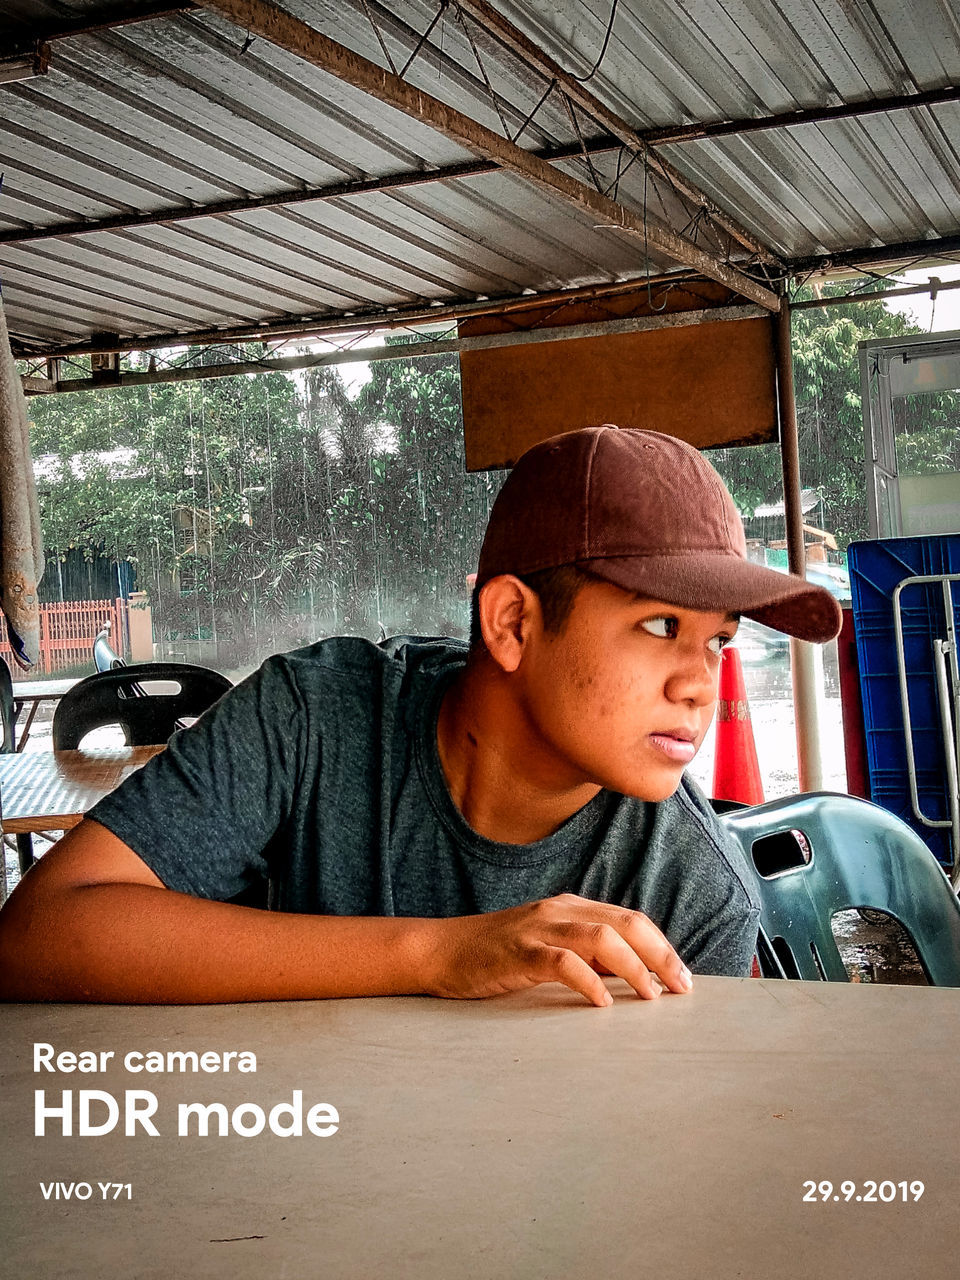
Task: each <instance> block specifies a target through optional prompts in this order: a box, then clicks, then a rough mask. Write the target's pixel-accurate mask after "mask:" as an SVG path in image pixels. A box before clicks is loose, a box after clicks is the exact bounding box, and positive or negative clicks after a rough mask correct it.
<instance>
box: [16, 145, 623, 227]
mask: <svg viewBox="0 0 960 1280" xmlns="http://www.w3.org/2000/svg"><path fill="white" fill-rule="evenodd" d="M617 147H618V144H617V143H615V142H613V141H612V140H611V139H610V138H607V137H604V138H601V139H596V140H594V141H593V143H592V146H591V144H590V143H588V152H589V154H591V155H596V154H603V153H606V152H609V151H613V150H616V149H617ZM581 153H582V152H581V148H580V147H579V146H567V147H551V148H549V149H544V150H542V151H539V152H536V153H535V154H537V155H539V156H540V158H541V159H543V160H545V161H547V162H548V163H549V162H552V161H555V160H573V159H577V158H578V157H579V156H580V155H581ZM500 171H501V166H500V165H498V164H494V163H493V161H490V160H483V161H479V160H471V161H468V162H467V163H466V164H451V165H445V166H443V167H442V168H438V169H426V170H413V171H411V170H407V171H406V172H405V173H394V174H385V175H384V176H383V177H380V178H369V179H363V180H360V179H355V180H351V181H347V182H334V183H329V184H327V185H326V186H322V187H308V188H307V189H306V190H304V189H303V188H297V189H296V190H293V191H289V190H288V191H275V192H272V193H271V194H270V195H265V196H247V197H244V198H242V199H235V200H217V201H214V202H213V203H211V204H206V205H196V204H192V205H188V206H186V207H183V208H177V209H161V210H152V211H151V212H149V213H128V214H116V215H114V216H112V217H109V218H99V219H96V220H94V219H84V220H83V221H82V222H56V223H52V224H51V225H50V226H46V227H30V228H28V229H27V230H25V231H24V230H14V231H4V232H0V244H27V243H29V242H30V241H35V240H58V239H61V238H62V237H63V236H87V235H95V234H97V233H98V232H101V231H122V230H125V229H126V228H130V227H166V226H171V225H173V224H174V223H177V222H191V221H193V220H195V219H197V218H219V217H224V216H225V215H227V214H233V213H248V212H251V211H252V210H255V209H274V208H280V207H282V206H284V205H294V204H306V203H309V202H310V201H313V200H342V199H344V197H347V196H360V195H371V194H376V193H377V192H381V191H396V190H398V189H400V188H403V187H419V186H425V185H427V184H428V183H432V182H454V181H456V180H457V179H458V178H476V177H479V176H481V175H483V174H486V173H499V172H500Z"/></svg>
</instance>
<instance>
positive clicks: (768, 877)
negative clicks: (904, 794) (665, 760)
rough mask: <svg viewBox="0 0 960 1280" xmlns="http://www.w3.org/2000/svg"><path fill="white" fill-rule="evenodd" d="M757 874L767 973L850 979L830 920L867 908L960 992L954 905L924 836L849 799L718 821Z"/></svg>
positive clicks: (958, 921) (798, 802) (788, 805)
mask: <svg viewBox="0 0 960 1280" xmlns="http://www.w3.org/2000/svg"><path fill="white" fill-rule="evenodd" d="M719 820H720V822H721V823H722V825H723V826H724V827H725V828H726V830H727V831H728V832H729V833H730V835H731V836H733V837H734V838H735V839H736V840H737V841H738V842H739V844H740V845H741V847H742V848H743V851H744V853H745V855H746V858H747V862H748V863H749V865H750V866H751V867H752V868H753V870H754V871H755V873H756V882H757V886H758V888H759V891H760V898H761V902H762V908H761V913H760V925H761V932H760V939H759V944H758V954H759V958H760V967H761V971H762V972H763V975H764V977H799V978H803V979H812V980H815V981H816V980H826V981H829V982H846V981H849V975H848V974H847V971H846V969H845V967H844V964H843V960H842V959H841V956H840V952H839V950H838V949H837V944H836V942H835V940H834V937H833V932H832V930H831V927H830V922H831V920H832V918H833V916H834V914H835V913H836V912H838V911H846V910H850V909H851V908H862V907H873V908H875V909H877V910H880V911H884V912H886V913H887V914H888V915H890V916H893V917H894V919H896V920H897V921H899V923H900V924H901V925H902V926H903V928H904V929H905V930H906V931H907V933H908V934H909V935H910V937H911V939H912V940H913V943H914V946H915V948H916V951H917V955H918V956H919V958H920V963H921V964H922V966H923V969H924V972H925V973H926V975H927V978H928V980H929V981H930V982H931V983H932V984H933V985H934V986H940V987H960V902H958V901H957V897H956V894H955V893H954V892H953V890H952V888H951V887H950V882H949V880H948V879H947V877H946V875H945V874H944V872H943V870H942V869H941V867H940V865H939V863H938V862H937V860H936V858H935V857H934V856H933V854H932V853H931V852H930V850H929V849H928V848H927V846H926V845H925V844H924V843H923V841H922V840H921V839H920V837H919V836H918V835H917V834H916V833H915V832H914V831H912V830H911V829H910V827H908V826H907V824H906V823H905V822H902V821H901V820H900V819H899V818H897V817H895V816H894V815H893V814H892V813H888V812H887V810H886V809H881V808H880V807H879V806H878V805H875V804H871V803H870V802H869V801H867V800H858V799H856V798H855V797H853V796H846V795H832V794H829V793H826V792H814V793H811V794H809V795H802V796H792V797H788V798H787V799H784V800H774V801H772V802H771V803H769V804H763V805H757V806H755V807H752V808H749V809H740V810H736V811H733V812H730V813H725V814H721V815H719Z"/></svg>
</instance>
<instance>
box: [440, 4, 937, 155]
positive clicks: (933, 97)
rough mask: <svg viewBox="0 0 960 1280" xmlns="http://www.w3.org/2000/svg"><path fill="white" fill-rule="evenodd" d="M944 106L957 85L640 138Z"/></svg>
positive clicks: (677, 138)
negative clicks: (942, 104) (940, 104)
mask: <svg viewBox="0 0 960 1280" xmlns="http://www.w3.org/2000/svg"><path fill="white" fill-rule="evenodd" d="M466 2H467V0H462V3H464V4H466ZM944 102H960V88H958V87H957V86H956V85H947V86H946V87H945V88H942V89H925V90H924V91H923V92H922V93H898V94H894V95H893V96H892V97H888V98H868V99H865V100H863V101H861V102H845V103H843V104H842V105H841V106H839V107H808V108H800V109H799V110H797V111H780V112H778V113H777V114H775V115H770V116H754V117H746V118H744V119H740V120H713V121H701V122H700V123H698V124H683V125H667V126H666V127H665V128H662V129H644V130H642V131H641V134H640V136H641V137H642V138H643V140H644V141H645V142H647V143H648V144H649V145H651V146H656V147H665V146H668V145H669V146H672V145H674V144H675V143H679V142H699V141H701V140H702V139H704V138H728V137H730V136H731V135H734V134H744V133H760V132H762V131H763V130H765V129H789V128H792V127H793V126H794V125H798V124H826V123H827V122H828V121H830V120H851V119H858V118H859V117H861V116H870V115H878V114H882V113H884V112H888V111H909V110H911V109H916V108H917V107H933V106H937V105H938V104H939V103H944Z"/></svg>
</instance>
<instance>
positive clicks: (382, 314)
mask: <svg viewBox="0 0 960 1280" xmlns="http://www.w3.org/2000/svg"><path fill="white" fill-rule="evenodd" d="M696 283H697V281H696V279H693V278H691V276H690V274H689V273H687V272H682V271H681V272H671V273H669V274H666V275H656V276H649V277H647V276H641V277H640V278H639V279H636V280H621V281H615V282H611V283H608V284H592V285H582V286H581V287H580V288H578V289H556V290H553V291H552V292H549V293H530V294H523V295H521V296H519V297H518V296H517V295H516V294H511V295H510V296H508V297H503V298H491V299H484V300H483V301H479V302H458V303H449V304H441V305H437V306H422V305H420V306H412V307H396V308H394V309H393V310H391V311H389V312H386V311H383V310H379V311H376V312H372V311H370V312H357V313H356V314H346V313H344V314H339V315H337V314H326V315H321V316H304V317H303V318H302V319H301V320H289V319H284V320H274V321H265V322H263V323H260V324H253V323H250V324H245V325H235V326H233V327H232V328H229V329H203V330H199V331H194V332H192V333H185V332H179V333H176V332H174V333H158V334H151V335H150V336H149V337H146V338H137V337H135V336H132V335H128V336H126V337H123V338H121V339H120V342H119V344H117V343H112V344H105V343H103V342H95V341H92V340H87V341H85V342H74V343H69V344H65V345H63V346H60V347H50V346H41V345H40V344H36V345H34V346H33V347H31V346H30V344H29V343H25V342H24V341H23V339H19V340H18V339H17V335H16V334H15V333H13V334H11V342H12V345H13V347H14V355H15V356H16V357H17V359H18V360H20V359H22V360H42V359H57V358H60V357H66V356H88V355H98V354H101V353H103V352H106V351H117V350H119V351H160V350H163V349H165V348H170V347H192V346H218V345H220V344H221V343H225V342H228V343H229V342H245V341H258V340H263V341H270V342H274V341H279V340H286V339H293V338H304V339H306V338H324V337H333V336H335V335H336V334H343V333H358V332H363V331H364V330H367V329H383V330H390V329H404V328H409V327H411V326H414V325H421V324H436V323H438V322H440V321H445V320H462V319H467V318H469V317H471V316H488V315H506V314H508V313H509V312H511V311H525V310H527V309H529V308H530V307H542V306H547V305H552V304H556V305H557V306H563V305H564V304H566V303H568V302H584V301H592V300H595V299H600V298H606V297H613V296H615V295H617V294H621V293H630V292H632V291H634V290H636V289H648V288H659V287H660V286H661V285H663V286H668V287H676V288H683V287H684V286H687V287H689V288H691V289H694V290H695V288H696Z"/></svg>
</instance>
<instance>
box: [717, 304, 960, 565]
mask: <svg viewBox="0 0 960 1280" xmlns="http://www.w3.org/2000/svg"><path fill="white" fill-rule="evenodd" d="M849 289H850V285H849V283H847V282H844V283H843V284H835V285H828V286H827V287H826V288H825V289H824V290H823V294H824V296H830V295H833V294H838V293H848V292H849ZM800 296H801V297H804V296H806V297H810V296H811V294H810V291H809V290H806V291H804V292H803V293H802V294H801V295H800ZM920 332H922V331H921V330H920V329H918V328H917V327H916V326H915V325H911V324H910V323H909V322H908V321H907V320H906V319H905V318H904V317H903V316H901V315H900V314H898V313H896V312H892V311H889V310H888V309H887V307H886V306H885V304H884V302H883V300H882V299H875V300H873V301H871V302H858V303H846V304H844V305H843V306H836V307H829V308H820V307H814V308H810V309H809V310H801V311H794V312H793V366H794V384H795V390H796V399H797V429H798V434H799V447H800V473H801V477H802V483H803V484H804V486H805V487H809V488H814V489H816V490H817V492H818V493H819V495H820V498H821V504H822V517H820V518H822V520H823V522H824V524H823V527H825V528H827V529H828V530H829V531H830V532H832V533H833V534H834V535H835V536H836V538H837V540H838V543H839V544H840V546H841V547H846V545H847V543H849V542H851V541H853V540H854V539H856V538H865V537H866V536H867V532H868V530H867V506H866V472H865V458H864V442H863V413H862V405H861V398H860V367H859V361H858V347H859V344H860V343H861V342H864V341H867V340H869V339H871V338H899V337H903V336H905V335H907V334H913V333H920ZM923 399H924V401H925V402H926V403H925V404H923V405H922V406H914V412H915V415H916V421H915V422H914V434H913V436H911V437H910V440H909V443H908V444H907V445H906V446H905V448H906V452H905V453H904V455H903V458H902V460H901V466H902V467H903V469H904V470H908V469H909V468H910V467H912V466H914V465H916V461H917V459H918V457H920V456H925V457H926V458H927V459H928V460H929V459H930V458H933V457H939V458H940V459H941V460H947V459H949V458H955V457H956V456H957V433H956V425H955V424H956V403H957V398H956V396H954V395H951V394H945V395H941V396H936V397H923ZM951 423H953V425H951ZM928 433H932V435H931V434H928ZM711 460H712V461H714V462H715V465H717V467H718V470H720V472H721V474H722V475H723V476H724V479H725V480H726V481H727V483H728V484H729V485H730V488H731V491H732V493H733V496H734V499H735V501H736V502H737V505H738V506H739V507H740V509H741V510H742V511H743V512H744V513H745V514H746V515H750V514H751V513H752V512H753V511H754V510H755V508H756V507H758V506H759V505H760V504H761V503H765V502H776V501H779V500H780V499H781V497H782V484H783V481H782V475H781V469H780V458H779V450H778V448H777V447H776V446H759V447H752V448H744V449H726V450H717V451H716V453H715V454H713V455H711ZM927 465H929V462H928V463H927ZM931 469H932V468H931Z"/></svg>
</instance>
